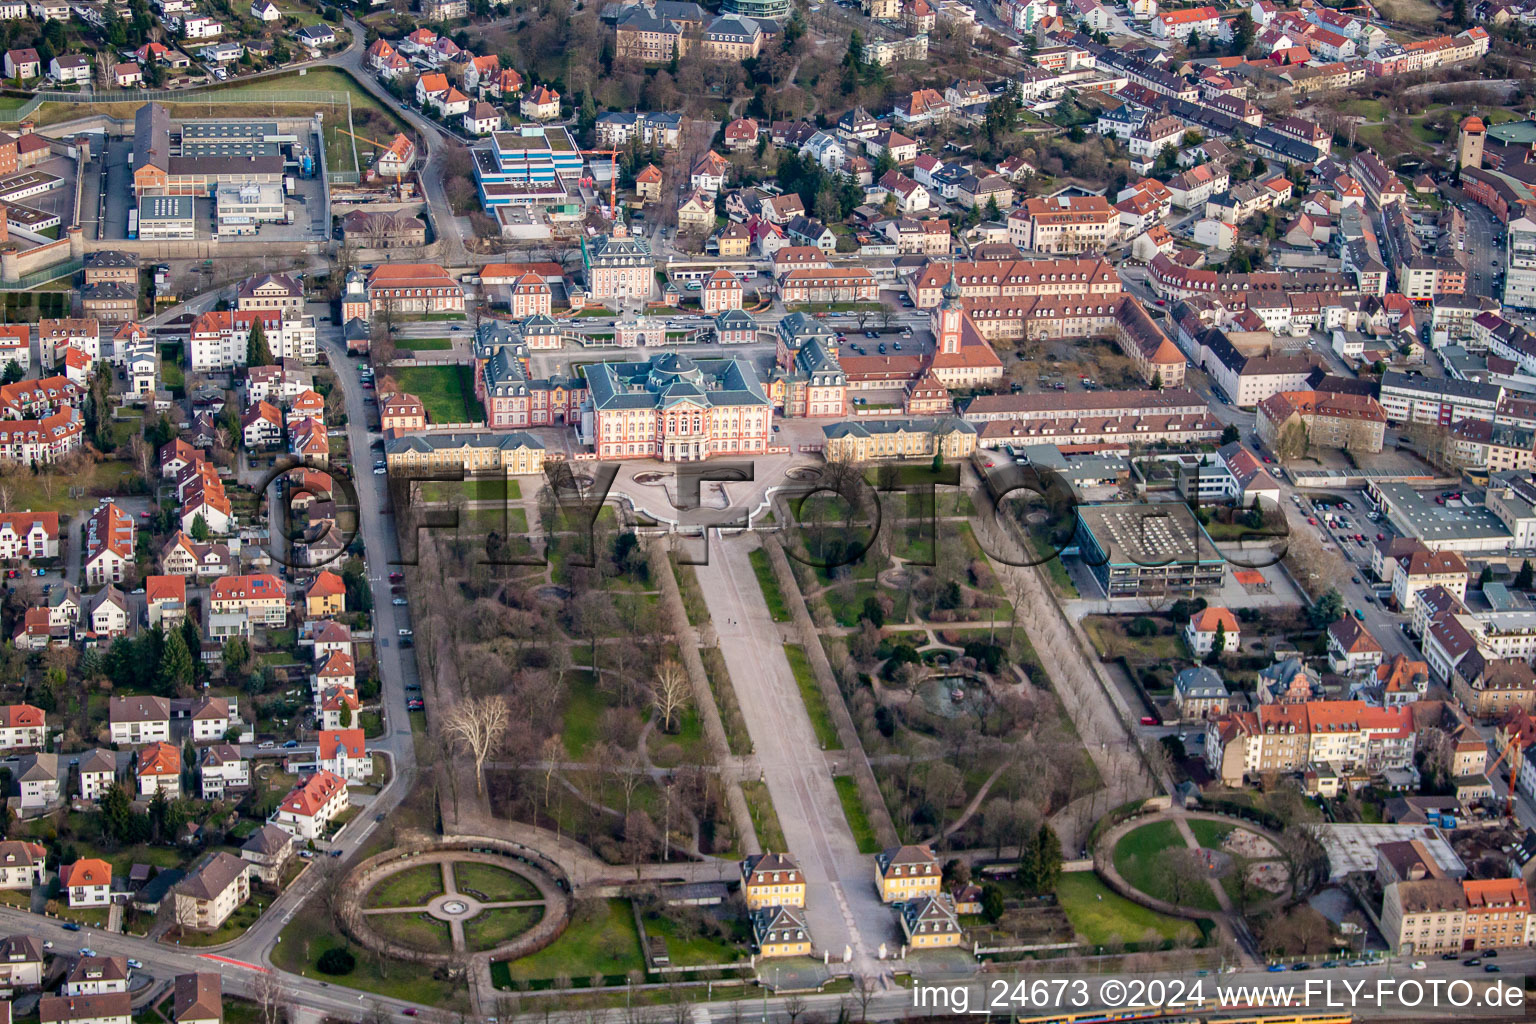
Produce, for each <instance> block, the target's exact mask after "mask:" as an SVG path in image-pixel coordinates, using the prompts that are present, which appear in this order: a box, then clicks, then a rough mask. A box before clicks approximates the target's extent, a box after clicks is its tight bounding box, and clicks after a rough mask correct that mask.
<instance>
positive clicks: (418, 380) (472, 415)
mask: <svg viewBox="0 0 1536 1024" xmlns="http://www.w3.org/2000/svg"><path fill="white" fill-rule="evenodd" d="M385 372H386V373H388V374H389V376H391V377H393V378H394V379H395V383H396V384H398V385H399V386H400V389H401V390H402V391H405V392H407V393H409V394H412V395H415V396H416V397H417V398H419V399H421V402H422V404H423V405H425V406H426V407H427V417H428V418H429V419H430V420H431V421H432V422H433V423H468V422H471V421H480V420H484V419H485V409H484V408H483V407H482V406H481V405H480V400H479V399H478V398H476V397H475V383H474V379H473V371H472V370H471V369H470V368H469V367H468V366H398V367H391V368H390V369H388V370H387V371H385Z"/></svg>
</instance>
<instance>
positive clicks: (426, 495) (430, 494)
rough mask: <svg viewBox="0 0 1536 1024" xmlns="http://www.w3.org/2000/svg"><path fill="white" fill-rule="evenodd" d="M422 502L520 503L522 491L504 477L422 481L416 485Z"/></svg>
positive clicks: (514, 482) (513, 482) (515, 482)
mask: <svg viewBox="0 0 1536 1024" xmlns="http://www.w3.org/2000/svg"><path fill="white" fill-rule="evenodd" d="M416 486H417V487H418V488H419V489H420V491H421V500H422V501H444V502H449V501H453V500H454V499H455V498H459V497H462V498H463V500H465V501H522V500H523V491H522V488H521V487H519V486H518V485H517V481H516V480H508V479H506V478H504V477H491V478H480V479H475V478H469V479H466V480H464V481H463V482H459V481H456V480H423V481H422V482H421V483H419V484H417V485H416Z"/></svg>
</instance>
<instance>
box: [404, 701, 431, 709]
mask: <svg viewBox="0 0 1536 1024" xmlns="http://www.w3.org/2000/svg"><path fill="white" fill-rule="evenodd" d="M425 707H426V705H425V704H423V703H422V702H421V701H420V700H408V701H406V702H405V709H406V710H407V711H420V710H422V709H423V708H425Z"/></svg>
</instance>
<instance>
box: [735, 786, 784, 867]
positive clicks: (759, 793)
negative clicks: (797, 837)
mask: <svg viewBox="0 0 1536 1024" xmlns="http://www.w3.org/2000/svg"><path fill="white" fill-rule="evenodd" d="M741 794H742V796H744V797H746V800H747V813H748V814H750V815H751V816H752V829H753V831H755V832H756V833H757V841H758V844H759V845H761V846H762V848H763V849H765V850H780V851H782V850H784V849H786V847H785V845H784V830H783V829H782V828H780V827H779V815H778V812H777V811H775V810H774V809H773V797H771V796H769V795H768V786H767V784H765V783H762V782H743V783H742V784H741Z"/></svg>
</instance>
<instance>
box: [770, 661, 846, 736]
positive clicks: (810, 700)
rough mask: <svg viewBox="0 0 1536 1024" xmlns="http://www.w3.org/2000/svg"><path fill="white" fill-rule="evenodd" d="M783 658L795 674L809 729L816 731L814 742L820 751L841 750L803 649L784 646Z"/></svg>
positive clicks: (829, 713) (825, 702) (835, 729)
mask: <svg viewBox="0 0 1536 1024" xmlns="http://www.w3.org/2000/svg"><path fill="white" fill-rule="evenodd" d="M784 656H785V657H786V658H788V659H789V667H790V670H791V671H792V672H794V674H795V684H796V685H797V686H799V687H800V699H801V700H802V701H804V702H805V713H806V714H808V715H809V716H810V718H811V728H813V729H815V730H816V740H817V742H819V743H820V744H821V749H822V750H842V749H843V744H842V742H841V741H840V740H839V739H838V738H837V728H836V727H835V726H834V725H833V724H832V712H831V711H829V710H828V709H827V701H826V698H824V697H823V696H822V695H821V685H820V684H819V683H817V682H816V674H815V673H814V672H812V671H811V662H810V659H809V658H807V657H806V654H805V648H804V647H801V646H800V645H799V644H785V645H784Z"/></svg>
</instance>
